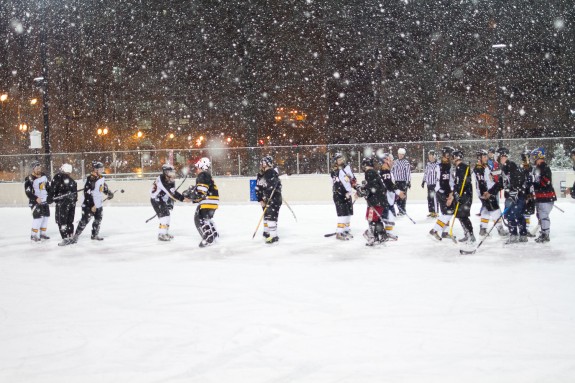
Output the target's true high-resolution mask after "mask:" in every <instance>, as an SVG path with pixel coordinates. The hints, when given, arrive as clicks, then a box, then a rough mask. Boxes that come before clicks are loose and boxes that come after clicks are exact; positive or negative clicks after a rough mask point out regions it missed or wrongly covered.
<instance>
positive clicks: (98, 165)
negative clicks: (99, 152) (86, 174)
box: [92, 161, 104, 169]
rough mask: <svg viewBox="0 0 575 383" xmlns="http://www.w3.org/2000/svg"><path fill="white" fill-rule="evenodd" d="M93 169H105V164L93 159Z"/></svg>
mask: <svg viewBox="0 0 575 383" xmlns="http://www.w3.org/2000/svg"><path fill="white" fill-rule="evenodd" d="M92 169H104V164H103V163H101V162H100V161H92Z"/></svg>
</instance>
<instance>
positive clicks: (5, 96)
mask: <svg viewBox="0 0 575 383" xmlns="http://www.w3.org/2000/svg"><path fill="white" fill-rule="evenodd" d="M6 100H8V95H7V94H6V93H4V94H3V95H1V96H0V101H2V102H4V101H6Z"/></svg>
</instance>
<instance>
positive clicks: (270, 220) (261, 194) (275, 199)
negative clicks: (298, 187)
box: [256, 156, 282, 244]
mask: <svg viewBox="0 0 575 383" xmlns="http://www.w3.org/2000/svg"><path fill="white" fill-rule="evenodd" d="M260 166H261V168H260V173H258V175H257V181H256V197H257V200H258V202H259V203H260V205H261V206H262V209H264V237H265V240H266V243H267V244H272V243H274V242H277V241H279V237H278V234H277V223H278V216H279V212H280V208H281V205H282V183H281V180H280V178H279V175H278V172H277V171H276V170H275V169H274V161H273V158H272V157H271V156H265V157H264V158H262V159H261V161H260Z"/></svg>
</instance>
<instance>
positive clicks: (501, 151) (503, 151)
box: [497, 148, 509, 157]
mask: <svg viewBox="0 0 575 383" xmlns="http://www.w3.org/2000/svg"><path fill="white" fill-rule="evenodd" d="M497 155H499V157H501V156H505V157H509V149H507V148H499V149H497Z"/></svg>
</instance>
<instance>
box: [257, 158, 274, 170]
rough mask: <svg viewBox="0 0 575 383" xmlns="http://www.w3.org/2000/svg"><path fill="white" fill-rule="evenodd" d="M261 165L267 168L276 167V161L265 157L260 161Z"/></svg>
mask: <svg viewBox="0 0 575 383" xmlns="http://www.w3.org/2000/svg"><path fill="white" fill-rule="evenodd" d="M260 164H261V165H262V166H266V167H268V168H273V167H274V159H273V157H272V156H265V157H263V158H262V159H261V160H260Z"/></svg>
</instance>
